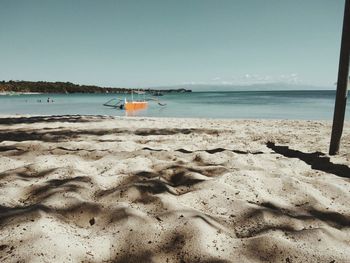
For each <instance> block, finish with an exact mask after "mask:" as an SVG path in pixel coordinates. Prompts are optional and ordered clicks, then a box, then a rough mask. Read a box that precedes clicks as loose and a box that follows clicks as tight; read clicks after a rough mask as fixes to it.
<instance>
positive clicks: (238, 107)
mask: <svg viewBox="0 0 350 263" xmlns="http://www.w3.org/2000/svg"><path fill="white" fill-rule="evenodd" d="M133 96H134V100H137V99H140V100H142V99H144V95H135V94H134V95H133ZM124 98H127V99H128V100H130V99H131V95H130V94H26V95H2V96H0V114H1V115H15V114H20V115H27V114H29V115H67V114H68V115H76V114H79V115H80V114H81V115H110V116H129V117H134V116H140V117H141V116H142V117H181V118H183V117H184V118H220V119H294V120H332V118H333V111H334V103H335V91H334V90H294V91H293V90H288V91H223V92H214V91H210V92H191V93H172V94H165V95H164V96H159V97H156V99H157V100H158V101H159V102H160V104H161V105H160V104H158V102H157V101H156V100H151V101H149V107H148V108H147V109H146V110H142V111H136V112H127V111H125V110H121V109H115V108H110V107H105V106H103V104H104V103H105V102H107V101H108V100H111V99H116V100H117V99H122V100H123V99H124ZM149 98H151V97H150V96H146V99H149ZM153 98H154V97H153ZM349 104H350V102H349V101H348V103H347V109H346V115H345V116H346V117H345V118H346V120H350V105H349Z"/></svg>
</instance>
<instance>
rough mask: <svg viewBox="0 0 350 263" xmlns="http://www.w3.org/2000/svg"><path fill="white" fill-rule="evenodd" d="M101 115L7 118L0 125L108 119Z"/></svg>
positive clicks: (0, 121)
mask: <svg viewBox="0 0 350 263" xmlns="http://www.w3.org/2000/svg"><path fill="white" fill-rule="evenodd" d="M110 118H111V117H108V116H103V115H51V116H32V117H8V118H0V125H14V124H31V123H39V122H44V123H48V122H91V121H102V120H106V119H110Z"/></svg>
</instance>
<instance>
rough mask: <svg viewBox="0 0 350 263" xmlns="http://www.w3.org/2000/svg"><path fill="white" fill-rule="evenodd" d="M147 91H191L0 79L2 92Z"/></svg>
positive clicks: (155, 92) (186, 90)
mask: <svg viewBox="0 0 350 263" xmlns="http://www.w3.org/2000/svg"><path fill="white" fill-rule="evenodd" d="M135 90H137V91H145V92H148V93H151V94H157V93H172V92H173V93H182V92H191V90H188V89H183V88H181V89H150V88H147V89H130V88H112V87H99V86H95V85H79V84H74V83H71V82H47V81H13V80H10V81H0V92H2V93H6V92H18V93H67V94H69V93H131V92H132V91H135Z"/></svg>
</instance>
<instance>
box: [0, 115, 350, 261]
mask: <svg viewBox="0 0 350 263" xmlns="http://www.w3.org/2000/svg"><path fill="white" fill-rule="evenodd" d="M330 131H331V122H326V121H291V120H288V121H287V120H286V121H282V120H281V121H272V120H214V119H171V118H162V119H160V118H159V119H157V118H123V117H115V118H113V117H104V116H48V117H35V116H33V117H30V116H27V117H25V116H22V117H18V116H15V117H10V116H8V117H0V196H1V202H0V233H1V234H0V261H1V262H212V263H214V262H240V263H245V262H247V263H248V262H287V263H291V262H328V263H338V262H350V123H346V124H345V129H344V134H343V138H342V144H341V153H340V154H339V155H337V156H334V157H329V156H328V155H327V154H326V153H327V152H328V146H329V140H330Z"/></svg>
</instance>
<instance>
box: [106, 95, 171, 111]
mask: <svg viewBox="0 0 350 263" xmlns="http://www.w3.org/2000/svg"><path fill="white" fill-rule="evenodd" d="M136 93H137V94H139V95H140V94H143V95H145V92H140V91H137V92H136ZM148 101H155V102H157V103H158V105H160V106H165V105H166V104H165V103H161V102H160V101H159V100H158V99H156V98H148V99H146V98H145V96H144V98H143V99H142V100H134V94H133V92H132V93H131V101H128V100H127V99H126V98H124V99H120V98H117V99H111V100H109V101H107V102H105V103H104V104H103V106H106V107H111V108H116V109H121V110H126V111H135V110H145V109H147V108H148Z"/></svg>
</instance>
